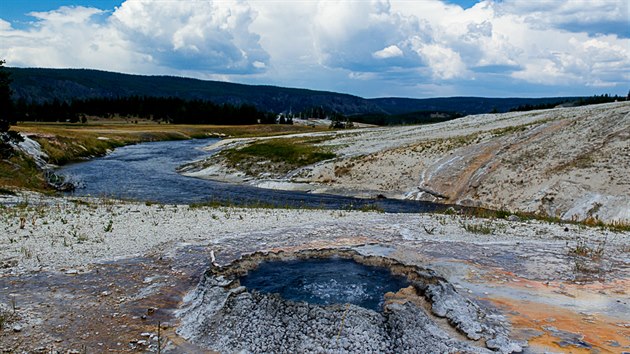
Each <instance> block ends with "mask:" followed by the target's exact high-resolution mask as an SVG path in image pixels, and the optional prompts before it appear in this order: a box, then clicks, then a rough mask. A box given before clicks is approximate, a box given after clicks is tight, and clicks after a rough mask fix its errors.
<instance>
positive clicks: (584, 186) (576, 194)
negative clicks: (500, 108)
mask: <svg viewBox="0 0 630 354" xmlns="http://www.w3.org/2000/svg"><path fill="white" fill-rule="evenodd" d="M319 134H320V135H322V134H326V133H319ZM328 135H329V138H330V139H329V140H327V141H325V142H323V143H321V144H322V145H323V146H326V147H328V148H330V149H331V150H332V151H334V152H335V153H336V154H337V155H338V157H337V158H335V159H332V160H327V161H324V162H321V163H318V164H315V165H311V166H307V167H304V168H300V169H298V170H294V171H291V172H289V173H288V174H285V175H281V176H278V175H274V171H273V170H270V171H267V173H263V174H260V175H257V176H247V175H244V174H243V171H239V170H238V169H227V168H225V166H223V165H222V162H221V160H220V159H216V158H215V159H210V160H209V161H204V162H199V163H198V164H197V166H196V167H195V166H193V167H190V166H189V167H188V168H187V171H186V172H185V173H186V174H188V175H191V176H195V177H201V178H210V179H224V180H228V181H232V182H233V181H246V182H247V183H250V184H252V185H256V186H259V187H263V188H278V189H300V190H308V191H312V192H315V193H333V194H343V195H353V196H359V197H375V196H376V195H379V194H382V195H385V196H387V197H390V198H406V199H417V200H430V201H438V202H445V203H455V204H462V205H474V206H482V207H487V208H491V209H506V210H509V211H521V212H533V213H539V214H543V215H547V216H553V217H559V218H563V219H567V220H571V219H576V220H584V219H589V218H593V219H595V218H596V219H598V220H603V221H606V222H625V223H627V222H628V221H629V220H630V180H629V179H628V177H627V176H629V175H630V143H629V142H630V103H629V102H620V103H610V104H602V105H594V106H585V107H576V108H557V109H551V110H542V111H531V112H515V113H505V114H483V115H475V116H468V117H464V118H460V119H457V120H453V121H449V122H444V123H439V124H432V125H422V126H405V127H387V128H368V129H357V130H352V131H347V132H341V133H339V132H335V133H329V134H328ZM246 143H248V142H247V141H239V140H231V141H228V142H223V143H222V145H223V146H227V147H236V148H238V146H240V144H246ZM234 176H237V178H234Z"/></svg>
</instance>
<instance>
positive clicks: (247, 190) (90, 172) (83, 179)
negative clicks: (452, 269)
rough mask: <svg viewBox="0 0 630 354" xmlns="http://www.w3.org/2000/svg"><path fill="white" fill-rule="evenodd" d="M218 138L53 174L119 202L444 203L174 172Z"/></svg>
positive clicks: (120, 151) (403, 207)
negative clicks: (339, 193)
mask: <svg viewBox="0 0 630 354" xmlns="http://www.w3.org/2000/svg"><path fill="white" fill-rule="evenodd" d="M216 140H217V139H197V140H178V141H160V142H148V143H140V144H135V145H128V146H124V147H121V148H117V149H115V150H114V151H113V152H112V153H110V154H108V155H106V156H104V157H99V158H94V159H92V160H89V161H85V162H79V163H74V164H70V165H66V166H63V167H61V168H59V169H58V170H57V172H56V173H57V174H58V175H61V176H63V177H65V178H66V179H68V180H70V181H73V182H77V183H78V184H79V185H80V187H79V188H77V189H76V190H75V191H74V192H71V193H69V194H71V195H77V196H95V197H111V198H122V199H129V200H135V201H146V202H157V203H165V204H193V203H204V202H211V201H216V202H221V203H226V204H231V205H255V204H258V203H262V204H265V205H275V206H280V207H283V206H288V207H309V208H323V209H362V208H372V207H376V208H378V209H379V210H383V211H385V212H403V213H410V212H428V211H435V210H439V209H444V206H443V205H440V204H434V203H428V202H418V201H406V200H396V199H379V200H372V199H359V198H351V197H343V196H336V195H327V194H310V193H305V192H294V191H279V190H271V189H262V188H256V187H251V186H247V185H242V184H231V183H223V182H216V181H209V180H203V179H198V178H193V177H187V176H183V175H180V174H179V173H177V172H176V168H177V167H178V166H181V165H183V164H185V163H187V162H191V161H194V160H198V159H201V158H203V157H205V156H208V155H209V154H211V153H213V152H212V151H205V150H203V149H202V148H203V147H205V146H207V145H209V144H211V143H213V142H215V141H216Z"/></svg>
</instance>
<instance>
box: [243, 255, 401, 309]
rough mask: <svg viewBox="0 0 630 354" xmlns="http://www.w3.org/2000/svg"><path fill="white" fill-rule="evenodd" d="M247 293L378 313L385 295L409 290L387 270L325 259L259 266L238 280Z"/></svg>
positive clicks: (347, 261)
mask: <svg viewBox="0 0 630 354" xmlns="http://www.w3.org/2000/svg"><path fill="white" fill-rule="evenodd" d="M240 282H241V285H243V286H245V287H246V288H247V289H248V290H257V291H260V292H262V293H271V294H276V293H277V294H280V296H282V298H284V299H285V300H291V301H306V302H309V303H313V304H320V305H330V304H345V303H350V304H355V305H358V306H361V307H365V308H368V309H371V310H375V311H380V310H381V309H382V307H383V301H384V300H383V296H384V295H385V293H386V292H389V291H391V292H396V291H398V290H400V289H401V288H405V287H407V286H409V282H408V281H407V279H406V278H404V277H402V276H395V275H393V274H392V273H391V272H390V271H389V270H388V269H387V268H384V267H375V266H368V265H363V264H360V263H357V262H355V261H353V260H350V259H342V258H327V259H306V260H293V261H273V262H264V263H261V264H260V265H259V266H258V268H256V269H254V270H252V271H250V272H249V273H248V274H247V275H245V276H244V277H242V278H241V280H240Z"/></svg>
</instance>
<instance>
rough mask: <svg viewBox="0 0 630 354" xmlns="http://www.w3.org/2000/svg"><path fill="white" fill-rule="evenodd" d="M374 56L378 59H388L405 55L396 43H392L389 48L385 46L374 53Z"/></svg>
mask: <svg viewBox="0 0 630 354" xmlns="http://www.w3.org/2000/svg"><path fill="white" fill-rule="evenodd" d="M372 56H373V57H374V58H376V59H388V58H396V57H401V56H403V52H402V50H400V48H398V46H396V45H390V46H389V47H387V48H383V49H381V50H378V51H376V52H374V53H372Z"/></svg>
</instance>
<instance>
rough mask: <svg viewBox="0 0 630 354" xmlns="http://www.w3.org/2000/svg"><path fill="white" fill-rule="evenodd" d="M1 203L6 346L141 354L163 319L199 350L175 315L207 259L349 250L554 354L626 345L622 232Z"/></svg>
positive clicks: (109, 203) (180, 344) (429, 218)
mask: <svg viewBox="0 0 630 354" xmlns="http://www.w3.org/2000/svg"><path fill="white" fill-rule="evenodd" d="M2 198H4V202H5V204H11V205H14V206H8V207H3V208H1V209H0V230H1V233H2V234H3V235H5V236H4V237H2V238H0V265H1V268H2V269H1V270H0V288H3V289H5V291H2V292H0V302H1V303H2V304H3V305H2V308H3V309H4V310H3V311H4V313H5V314H7V313H8V314H10V313H11V310H10V309H11V306H12V305H11V303H12V301H15V302H17V305H16V306H17V309H16V310H15V315H14V317H7V319H8V321H7V325H6V326H5V327H4V329H3V330H2V331H0V338H1V340H0V343H2V349H4V350H6V349H7V348H8V349H13V350H14V351H19V350H26V351H33V350H35V349H36V348H39V347H44V348H46V350H50V349H51V348H54V349H55V350H62V351H64V352H65V351H67V350H82V348H88V349H89V350H90V351H102V350H107V349H114V350H122V351H128V350H136V349H138V348H146V346H144V347H143V345H145V344H142V343H145V342H142V343H141V342H140V341H141V340H145V339H146V340H147V342H146V345H149V344H150V343H152V342H151V339H150V338H149V337H151V338H154V337H155V334H156V328H157V321H160V322H161V323H166V324H165V326H166V327H165V328H164V332H162V335H164V336H166V337H167V338H168V341H170V343H171V344H170V347H171V349H174V348H180V350H183V351H186V350H192V351H195V350H198V349H192V348H193V347H187V346H188V345H191V344H190V343H188V342H187V341H186V340H184V339H183V338H182V337H181V336H179V335H178V334H176V331H177V329H178V326H179V324H178V319H177V318H176V317H175V316H174V311H175V310H177V309H178V308H179V306H180V301H182V299H183V297H184V295H185V294H186V293H188V292H189V291H193V290H194V288H195V287H196V286H197V282H198V281H199V280H200V277H201V276H202V274H203V272H204V270H205V269H207V267H210V266H211V263H212V262H218V263H219V264H222V265H223V264H229V263H231V262H232V261H234V260H236V259H238V258H239V257H240V256H241V255H243V254H250V253H254V252H263V253H265V252H279V251H285V252H295V251H299V250H307V249H311V250H313V249H314V250H317V249H330V248H333V249H337V248H339V249H344V248H348V247H349V248H352V249H357V250H360V251H361V252H363V253H365V252H368V254H370V252H376V253H378V254H384V255H387V257H391V258H393V259H395V260H397V261H400V262H403V263H405V264H417V265H422V266H423V267H429V268H431V269H433V270H435V271H437V272H438V274H440V275H441V276H443V277H444V278H445V279H447V280H448V281H449V282H451V283H452V284H454V286H455V288H456V289H457V291H458V292H459V293H461V294H462V295H465V296H467V297H470V298H471V299H476V300H475V301H484V302H486V303H487V304H490V306H491V307H492V308H495V309H501V311H506V312H507V313H509V316H507V319H508V320H509V321H510V323H511V324H512V326H513V327H514V331H513V333H512V336H513V337H515V338H517V339H519V340H528V341H529V342H530V345H531V346H532V347H533V348H539V349H540V348H544V349H545V350H552V351H553V350H560V349H559V348H560V347H558V345H557V344H554V341H556V342H560V341H561V340H567V341H568V342H567V343H568V344H566V345H567V346H569V347H571V348H578V347H577V346H579V345H580V343H587V344H588V345H589V346H590V347H591V348H596V349H600V350H612V351H614V350H615V349H614V348H630V342H628V341H627V337H624V336H623V335H622V333H623V331H625V329H624V328H626V327H624V326H628V325H630V324H628V323H627V318H626V319H625V320H624V319H623V318H620V317H619V314H623V313H628V309H629V308H628V303H627V289H628V286H629V285H630V279H629V278H628V274H630V264H629V263H628V257H627V256H628V252H629V250H630V243H629V242H630V241H629V240H630V234H629V233H627V232H613V231H610V230H605V229H601V228H592V227H585V226H582V225H560V224H549V223H545V222H541V221H508V220H502V219H478V218H474V217H469V216H463V215H445V214H387V213H378V212H359V211H354V212H349V211H325V210H299V209H292V210H286V209H256V208H251V209H250V208H230V207H219V208H214V207H195V206H187V205H159V204H155V205H151V204H146V203H132V202H120V201H113V200H98V199H87V198H50V197H46V196H40V195H36V194H31V195H26V196H22V197H2ZM9 198H13V199H12V200H9ZM11 202H12V203H11ZM8 289H10V290H8ZM595 298H596V299H597V300H596V301H595V300H593V299H595ZM47 304H48V305H50V306H47ZM153 308H155V310H150V311H149V312H150V314H149V315H148V314H147V309H153ZM540 308H545V311H544V313H538V312H537V311H538V309H540ZM154 312H155V313H154ZM86 314H88V315H86ZM96 318H98V321H95V319H96ZM551 318H553V320H552V319H551ZM582 318H586V319H589V321H587V322H584V321H582ZM536 321H541V322H536ZM624 321H625V322H624ZM550 326H553V327H554V328H553V329H552V328H551V327H550ZM619 326H621V327H619ZM14 328H17V329H19V330H14ZM532 331H533V332H532ZM142 333H149V335H147V336H146V338H145V337H143V334H142ZM533 333H536V334H533ZM569 334H570V335H569ZM567 336H568V337H570V338H573V337H571V336H576V338H582V339H581V340H580V341H577V340H572V339H570V338H569V339H567ZM26 338H30V339H29V340H25V339H26ZM558 338H560V339H558ZM99 343H100V344H99ZM615 343H616V344H615ZM153 348H154V349H155V347H153ZM182 348H184V349H182ZM185 348H188V349H185Z"/></svg>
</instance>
